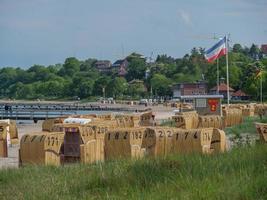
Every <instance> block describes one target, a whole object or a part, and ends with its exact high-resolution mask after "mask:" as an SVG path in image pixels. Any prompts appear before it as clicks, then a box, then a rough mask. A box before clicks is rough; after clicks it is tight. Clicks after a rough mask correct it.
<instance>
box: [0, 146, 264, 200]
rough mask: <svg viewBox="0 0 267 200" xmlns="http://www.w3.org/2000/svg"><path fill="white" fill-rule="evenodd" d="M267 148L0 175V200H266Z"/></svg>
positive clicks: (26, 169) (30, 169)
mask: <svg viewBox="0 0 267 200" xmlns="http://www.w3.org/2000/svg"><path fill="white" fill-rule="evenodd" d="M266 155H267V145H264V144H259V145H256V146H252V147H250V146H246V147H239V148H234V149H233V150H232V151H230V152H227V153H224V154H216V155H199V154H191V155H179V156H178V155H171V156H169V157H168V158H165V159H164V158H157V159H142V160H137V161H132V160H117V161H109V162H106V163H105V164H94V165H80V164H73V165H67V166H63V167H51V166H47V167H45V166H27V167H24V168H21V169H6V170H0V197H1V199H39V200H41V199H190V200H191V199H257V200H261V199H262V200H263V199H267V187H266V185H267V156H266Z"/></svg>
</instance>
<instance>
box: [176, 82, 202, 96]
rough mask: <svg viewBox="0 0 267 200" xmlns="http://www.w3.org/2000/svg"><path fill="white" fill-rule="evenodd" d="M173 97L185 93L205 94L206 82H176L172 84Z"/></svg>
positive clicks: (184, 94)
mask: <svg viewBox="0 0 267 200" xmlns="http://www.w3.org/2000/svg"><path fill="white" fill-rule="evenodd" d="M172 92H173V98H180V97H181V96H186V95H205V94H207V83H206V82H204V81H199V82H196V83H178V84H175V85H173V86H172Z"/></svg>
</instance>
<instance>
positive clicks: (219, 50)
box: [205, 37, 227, 62]
mask: <svg viewBox="0 0 267 200" xmlns="http://www.w3.org/2000/svg"><path fill="white" fill-rule="evenodd" d="M226 52H227V48H226V37H224V38H223V39H221V40H220V41H219V42H218V43H216V44H215V45H214V46H213V47H211V48H210V49H208V50H207V51H205V58H206V60H207V61H208V62H212V61H214V60H216V59H217V58H220V57H221V56H223V55H225V54H226Z"/></svg>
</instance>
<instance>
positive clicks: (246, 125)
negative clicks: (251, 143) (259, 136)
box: [225, 116, 267, 135]
mask: <svg viewBox="0 0 267 200" xmlns="http://www.w3.org/2000/svg"><path fill="white" fill-rule="evenodd" d="M255 122H261V123H267V116H264V117H263V118H262V120H261V119H260V118H259V117H256V116H255V117H245V118H244V120H243V123H242V124H239V125H236V126H232V127H227V128H225V133H226V134H231V135H240V134H242V133H249V134H256V133H257V131H256V128H255Z"/></svg>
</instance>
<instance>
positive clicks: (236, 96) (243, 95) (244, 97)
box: [232, 90, 250, 100]
mask: <svg viewBox="0 0 267 200" xmlns="http://www.w3.org/2000/svg"><path fill="white" fill-rule="evenodd" d="M249 97H250V96H249V95H247V94H246V93H244V92H243V91H241V90H238V91H236V92H234V93H233V94H232V99H233V100H248V99H249Z"/></svg>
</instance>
